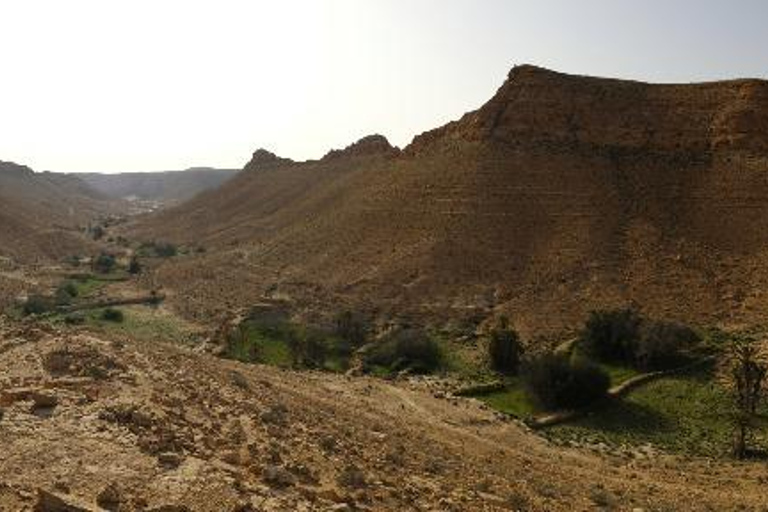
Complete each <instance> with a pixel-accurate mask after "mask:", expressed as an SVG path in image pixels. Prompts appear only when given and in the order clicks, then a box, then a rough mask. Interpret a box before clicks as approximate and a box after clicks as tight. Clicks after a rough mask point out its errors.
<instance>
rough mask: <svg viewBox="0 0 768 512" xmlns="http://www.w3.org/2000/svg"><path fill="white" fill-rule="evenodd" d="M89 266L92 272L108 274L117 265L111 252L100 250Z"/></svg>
mask: <svg viewBox="0 0 768 512" xmlns="http://www.w3.org/2000/svg"><path fill="white" fill-rule="evenodd" d="M91 266H92V268H93V271H94V272H98V273H100V274H109V273H110V272H112V271H113V270H114V269H115V267H116V266H117V259H116V258H115V256H114V255H113V254H109V253H106V252H102V253H100V254H99V255H98V256H96V257H95V258H94V259H93V262H92V263H91Z"/></svg>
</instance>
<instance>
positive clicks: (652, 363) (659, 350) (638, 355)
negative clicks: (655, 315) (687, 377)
mask: <svg viewBox="0 0 768 512" xmlns="http://www.w3.org/2000/svg"><path fill="white" fill-rule="evenodd" d="M700 341H701V338H700V337H699V335H698V334H696V332H695V331H693V329H691V328H690V327H688V326H686V325H683V324H680V323H677V322H664V321H651V320H648V321H645V322H643V325H642V327H641V329H640V336H639V338H638V340H637V344H636V346H635V348H634V354H633V362H634V365H635V366H636V367H637V368H639V369H641V370H645V371H647V370H659V369H665V368H673V367H675V366H680V365H681V364H683V363H684V362H685V352H686V350H687V349H689V348H691V347H692V346H693V345H694V344H696V343H698V342H700Z"/></svg>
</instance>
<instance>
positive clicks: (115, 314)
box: [101, 308, 125, 323]
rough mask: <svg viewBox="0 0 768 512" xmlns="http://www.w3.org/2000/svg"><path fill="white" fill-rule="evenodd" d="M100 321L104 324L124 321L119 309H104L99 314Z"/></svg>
mask: <svg viewBox="0 0 768 512" xmlns="http://www.w3.org/2000/svg"><path fill="white" fill-rule="evenodd" d="M101 319H102V320H104V321H106V322H116V323H122V321H123V320H125V315H123V312H122V311H120V310H119V309H115V308H105V309H104V310H102V312H101Z"/></svg>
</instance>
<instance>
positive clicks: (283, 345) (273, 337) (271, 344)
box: [227, 320, 350, 372]
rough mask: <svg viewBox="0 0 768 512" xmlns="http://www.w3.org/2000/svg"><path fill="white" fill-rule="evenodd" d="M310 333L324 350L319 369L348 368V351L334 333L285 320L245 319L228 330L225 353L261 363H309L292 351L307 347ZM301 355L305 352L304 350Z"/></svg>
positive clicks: (289, 365)
mask: <svg viewBox="0 0 768 512" xmlns="http://www.w3.org/2000/svg"><path fill="white" fill-rule="evenodd" d="M310 336H314V338H313V339H314V343H315V344H316V345H315V346H316V347H317V346H318V344H319V346H320V347H321V349H320V350H321V351H322V353H323V357H322V363H321V366H319V368H320V369H323V370H327V371H332V372H343V371H346V370H347V369H348V368H349V358H350V354H349V351H348V350H346V349H344V347H343V343H342V342H341V340H339V339H338V338H337V337H336V336H333V335H331V334H329V333H324V332H320V331H316V330H315V331H310V330H308V329H304V328H302V327H300V326H297V325H294V324H292V323H290V322H287V321H286V322H270V323H260V322H258V321H255V320H249V321H246V322H244V323H243V324H241V325H240V326H239V327H238V329H237V330H236V331H235V332H233V333H232V334H230V336H229V341H228V345H227V356H228V357H230V358H231V359H236V360H238V361H242V362H246V363H262V364H267V365H271V366H278V367H281V368H291V367H296V366H308V367H310V366H309V365H308V364H307V362H306V360H305V361H301V360H300V359H301V358H299V357H297V354H296V353H294V351H295V350H301V349H302V348H303V349H306V347H307V344H306V343H307V340H308V339H309V337H310ZM304 355H305V356H306V353H304ZM318 365H320V363H318ZM311 367H314V368H317V367H318V366H311Z"/></svg>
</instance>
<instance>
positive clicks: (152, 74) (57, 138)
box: [0, 0, 768, 172]
mask: <svg viewBox="0 0 768 512" xmlns="http://www.w3.org/2000/svg"><path fill="white" fill-rule="evenodd" d="M0 20H2V28H0V160H6V161H15V162H17V163H22V164H26V165H29V166H30V167H32V168H33V169H36V170H53V171H66V172H81V171H82V172H85V171H89V172H121V171H151V170H175V169H184V168H187V167H192V166H215V167H227V168H240V167H242V166H243V165H244V164H245V163H246V162H247V161H248V160H249V158H250V155H251V153H252V152H253V151H255V150H256V149H258V148H260V147H263V148H266V149H269V150H270V151H273V152H275V153H277V154H278V155H280V156H284V157H289V158H293V159H295V160H305V159H314V158H320V157H322V156H323V155H324V154H325V153H326V152H327V151H328V150H329V149H331V148H339V147H344V146H346V145H348V144H350V143H352V142H354V141H355V140H357V139H359V138H361V137H363V136H365V135H368V134H372V133H380V134H382V135H385V136H386V137H387V138H389V140H390V142H392V143H393V144H395V145H398V146H401V147H402V146H404V145H406V144H408V143H409V142H410V141H411V140H412V138H413V137H414V136H415V135H417V134H419V133H421V132H423V131H425V130H428V129H431V128H435V127H437V126H440V125H442V124H444V123H446V122H448V121H450V120H453V119H456V118H458V117H460V116H461V115H462V114H463V113H464V112H467V111H470V110H474V109H476V108H478V107H479V106H480V105H482V104H483V103H484V102H485V101H487V100H488V99H489V98H490V97H491V96H492V95H493V93H494V92H495V91H496V89H497V88H498V87H499V86H500V85H501V84H502V83H503V81H504V79H505V77H506V75H507V73H508V71H509V70H510V69H511V67H512V66H514V65H515V64H522V63H530V64H536V65H540V66H544V67H547V68H550V69H555V70H558V71H563V72H569V73H578V74H587V75H597V76H609V77H617V78H629V79H637V80H644V81H652V82H693V81H702V80H715V79H727V78H736V77H756V78H768V30H766V29H765V21H766V20H768V2H764V1H758V0H741V1H739V0H732V1H725V0H723V1H718V2H715V1H709V0H697V1H694V0H677V1H675V0H643V1H640V0H635V1H628V0H627V1H624V0H580V1H574V0H550V1H546V0H536V1H534V0H531V1H522V0H521V1H515V0H279V1H278V0H242V1H240V0H208V1H203V0H199V1H198V0H130V1H128V0H123V1H118V0H67V1H62V0H24V1H21V0H0Z"/></svg>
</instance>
